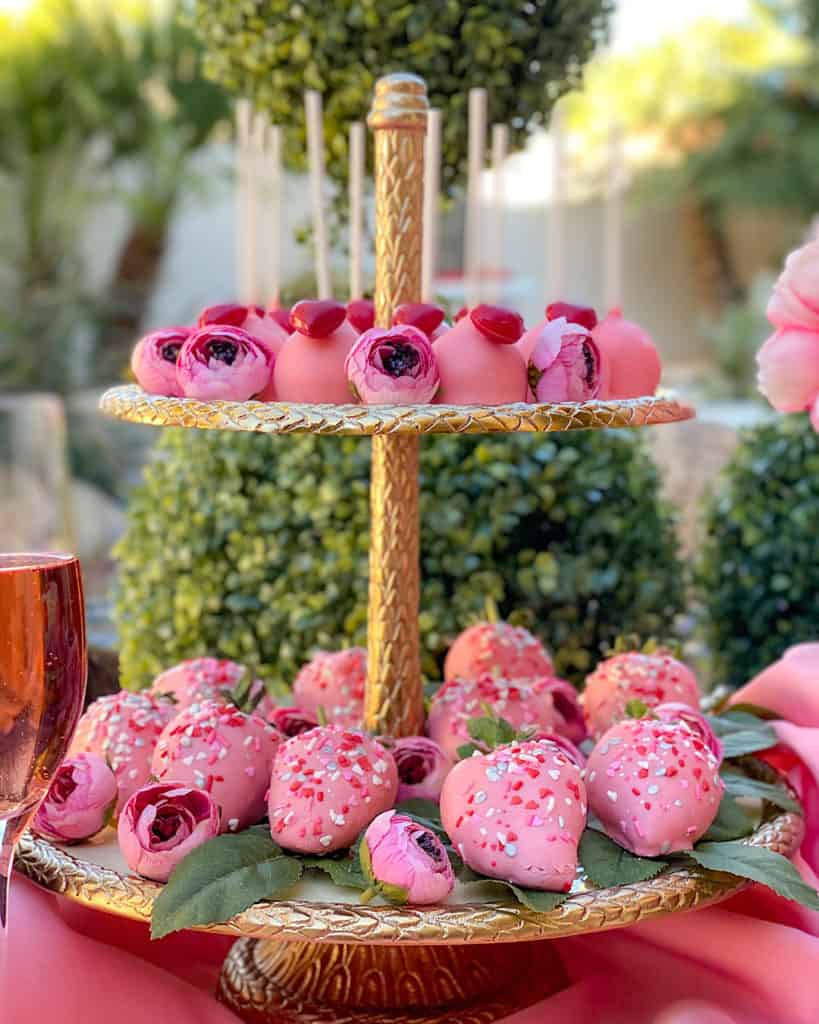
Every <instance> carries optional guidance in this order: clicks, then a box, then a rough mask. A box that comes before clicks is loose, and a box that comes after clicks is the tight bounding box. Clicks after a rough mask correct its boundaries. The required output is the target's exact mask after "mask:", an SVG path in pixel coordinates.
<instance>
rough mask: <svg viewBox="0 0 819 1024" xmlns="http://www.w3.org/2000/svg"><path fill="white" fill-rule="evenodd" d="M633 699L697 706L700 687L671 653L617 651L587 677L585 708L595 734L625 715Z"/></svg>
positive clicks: (652, 706)
mask: <svg viewBox="0 0 819 1024" xmlns="http://www.w3.org/2000/svg"><path fill="white" fill-rule="evenodd" d="M632 700H638V701H642V703H643V704H645V705H646V707H648V708H654V707H656V706H657V705H658V704H667V703H669V702H671V701H675V702H677V703H682V704H688V705H690V706H691V707H692V708H695V709H698V708H699V706H700V688H699V684H698V683H697V679H696V676H695V675H694V673H693V672H692V671H691V669H690V668H689V667H688V666H687V665H684V664H683V663H682V662H681V661H677V659H676V658H672V657H671V655H670V654H660V653H658V654H642V653H640V652H639V651H626V652H625V653H623V654H615V655H614V656H613V657H611V658H607V659H606V660H605V661H601V662H600V664H599V665H598V666H597V668H596V669H595V670H594V672H592V674H591V675H590V676H588V677H587V678H586V687H585V689H584V690H583V711H584V714H585V716H586V725H587V726H588V729H589V732H590V733H591V734H592V736H600V735H601V734H602V733H604V732H605V731H606V729H608V728H609V726H611V725H613V724H614V723H615V722H619V721H620V719H621V718H624V717H625V715H626V707H627V705H628V703H629V701H632Z"/></svg>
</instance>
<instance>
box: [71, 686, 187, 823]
mask: <svg viewBox="0 0 819 1024" xmlns="http://www.w3.org/2000/svg"><path fill="white" fill-rule="evenodd" d="M175 714H176V708H175V707H174V706H173V704H171V703H170V701H164V700H161V699H160V698H158V697H154V696H153V695H151V694H149V693H129V692H128V691H127V690H120V691H119V693H112V694H109V695H108V696H105V697H100V698H99V699H98V700H95V701H94V703H93V704H91V705H90V706H89V707H88V710H87V711H86V712H85V714H84V715H83V716H82V718H81V719H80V722H79V725H78V726H77V731H76V733H74V739H73V740H72V742H71V750H70V753H71V754H72V755H73V754H98V755H99V756H100V757H102V758H104V759H105V760H106V761H107V762H108V764H109V766H110V768H111V771H112V772H113V773H114V775H115V777H116V780H117V789H118V791H119V795H118V798H117V812H119V811H120V810H122V808H123V806H124V805H125V802H126V801H127V800H128V798H129V797H130V796H131V794H132V793H135V792H136V791H137V790H138V789H140V788H141V787H142V786H144V785H145V784H146V782H147V781H148V779H149V778H150V777H151V761H152V759H153V756H154V748H155V747H156V745H157V742H158V740H159V737H160V734H161V733H162V730H163V729H164V728H165V726H166V725H167V724H168V722H169V721H170V720H171V719H172V718H173V716H174V715H175Z"/></svg>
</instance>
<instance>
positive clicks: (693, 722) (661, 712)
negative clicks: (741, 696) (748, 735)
mask: <svg viewBox="0 0 819 1024" xmlns="http://www.w3.org/2000/svg"><path fill="white" fill-rule="evenodd" d="M651 714H652V715H653V716H654V717H655V718H659V720H660V721H661V722H668V723H670V724H672V725H673V724H675V723H676V722H682V723H683V724H684V725H687V726H688V728H689V729H690V730H691V732H693V733H695V734H696V735H697V736H698V737H699V738H700V739H701V740H702V742H703V743H704V744H705V745H706V747H708V749H709V750H710V751H711V753H712V754H713V755H714V757H715V758H716V759H717V761H719V762H722V742H721V741H720V739H719V737H718V736H717V734H716V733H715V732H714V730H713V729H712V728H711V725H710V723H709V721H708V719H707V718H706V717H705V715H704V714H703V713H702V712H701V711H697V709H696V708H692V707H691V706H690V705H689V704H678V703H675V702H673V701H671V702H669V703H668V704H658V705H657V707H656V708H653V709H652V711H651Z"/></svg>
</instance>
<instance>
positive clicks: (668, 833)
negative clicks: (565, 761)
mask: <svg viewBox="0 0 819 1024" xmlns="http://www.w3.org/2000/svg"><path fill="white" fill-rule="evenodd" d="M586 786H587V788H588V793H589V807H590V808H591V810H592V811H593V812H594V813H595V814H596V815H597V817H598V818H599V819H600V821H601V823H602V824H603V827H604V828H605V830H606V834H607V835H608V836H610V837H611V838H612V839H613V840H614V841H615V842H617V843H619V844H620V845H621V846H624V847H625V848H626V849H627V850H631V852H632V853H636V854H637V855H638V856H640V857H656V856H658V855H662V854H666V853H675V852H677V851H679V850H690V849H691V847H692V846H693V845H694V843H695V842H697V840H698V839H700V838H701V837H702V836H703V835H704V834H705V832H706V831H707V830H708V828H709V826H710V825H711V823H712V822H713V820H714V818H715V817H716V816H717V811H718V810H719V803H720V800H721V798H722V794H723V792H724V789H725V784H724V783H723V781H722V779H721V778H720V774H719V759H718V758H717V757H716V756H715V754H714V753H713V751H712V750H711V749H710V748H709V746H708V744H707V743H706V742H705V740H703V739H702V737H701V736H700V735H699V733H698V732H696V731H695V730H694V729H692V728H691V727H690V726H689V725H688V724H687V723H686V722H682V721H680V722H677V723H675V724H669V723H667V722H659V721H655V720H652V719H648V718H639V719H635V718H631V719H626V720H625V721H623V722H619V723H618V724H617V725H613V726H612V727H611V729H609V730H608V731H607V732H605V733H604V734H603V735H602V736H601V738H600V740H599V742H598V743H597V745H596V746H595V748H594V750H592V752H591V754H590V755H589V760H588V762H587V764H586Z"/></svg>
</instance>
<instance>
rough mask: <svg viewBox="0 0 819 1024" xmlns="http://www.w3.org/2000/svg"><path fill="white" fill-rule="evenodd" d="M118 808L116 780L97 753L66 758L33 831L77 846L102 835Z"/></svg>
mask: <svg viewBox="0 0 819 1024" xmlns="http://www.w3.org/2000/svg"><path fill="white" fill-rule="evenodd" d="M116 806H117V780H116V778H115V776H114V773H113V772H112V771H111V769H110V768H109V767H108V765H107V764H106V763H105V761H104V760H103V758H101V757H100V756H99V755H98V754H77V755H75V756H74V757H68V758H66V759H65V761H63V763H62V764H61V765H60V767H59V768H58V769H57V773H56V775H55V776H54V779H53V781H52V783H51V787H50V789H49V791H48V794H47V795H46V798H45V800H43V802H42V803H41V804H40V807H39V809H38V811H37V813H36V815H35V816H34V822H33V824H32V828H33V829H34V831H35V832H36V833H37V834H38V835H41V836H44V837H45V838H46V839H55V840H56V841H57V842H58V843H78V842H82V840H83V839H90V838H91V837H92V836H95V835H96V834H97V833H98V832H101V831H102V830H103V829H104V828H105V826H106V825H107V824H108V823H109V821H110V820H111V817H112V815H113V813H114V811H115V809H116Z"/></svg>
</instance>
